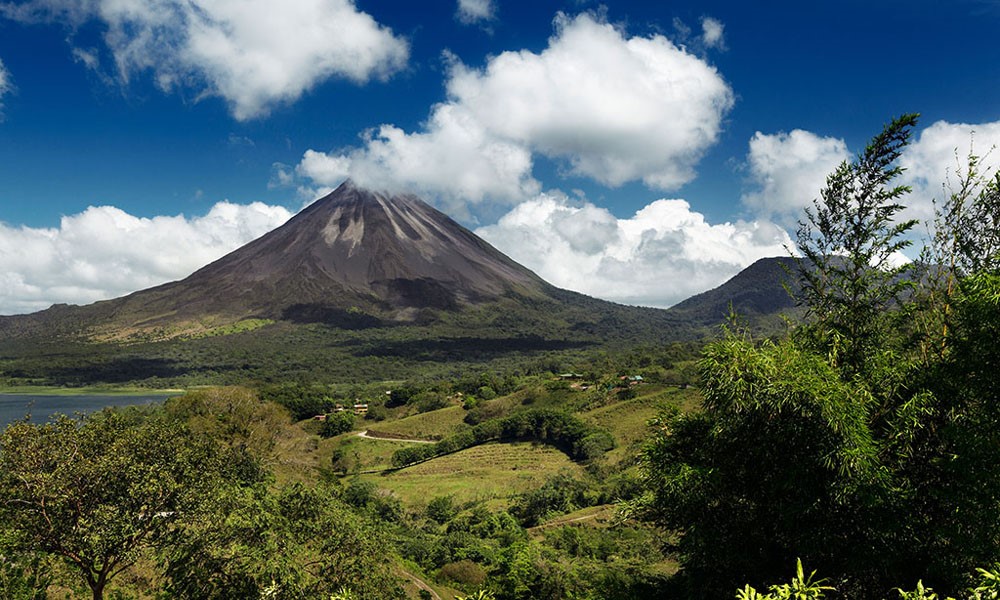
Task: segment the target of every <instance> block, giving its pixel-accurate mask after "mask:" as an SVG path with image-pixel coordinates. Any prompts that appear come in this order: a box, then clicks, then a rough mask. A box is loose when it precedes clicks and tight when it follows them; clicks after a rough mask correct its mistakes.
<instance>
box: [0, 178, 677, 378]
mask: <svg viewBox="0 0 1000 600" xmlns="http://www.w3.org/2000/svg"><path fill="white" fill-rule="evenodd" d="M137 243H138V241H137ZM695 335H696V333H695V328H694V327H692V326H691V325H690V324H689V323H688V321H687V318H686V317H684V316H675V315H674V314H672V313H670V312H668V311H664V310H659V309H651V308H640V307H628V306H621V305H617V304H614V303H611V302H606V301H602V300H597V299H594V298H590V297H587V296H584V295H581V294H577V293H574V292H570V291H566V290H562V289H559V288H556V287H554V286H552V285H550V284H548V283H546V282H545V281H543V280H542V279H541V278H539V277H538V276H537V275H535V274H534V273H532V272H531V271H530V270H528V269H527V268H525V267H523V266H521V265H519V264H518V263H516V262H514V261H513V260H511V259H510V258H508V257H507V256H505V255H504V254H503V253H501V252H499V251H498V250H497V249H495V248H493V247H492V246H490V245H489V244H488V243H486V242H485V241H483V240H482V239H480V238H479V237H477V236H476V235H475V234H473V233H472V232H471V231H469V230H468V229H466V228H464V227H462V226H461V225H459V224H458V223H456V222H455V221H453V220H452V219H450V218H449V217H447V216H446V215H444V214H443V213H441V212H439V211H437V210H436V209H434V208H432V207H431V206H430V205H428V204H426V203H425V202H423V201H421V200H420V199H419V198H417V197H416V196H413V195H408V194H403V195H390V194H387V193H382V192H377V191H372V190H367V189H362V188H359V187H357V186H355V185H354V184H353V183H351V182H346V183H344V184H343V185H341V186H340V187H339V188H337V189H336V190H335V191H333V192H332V193H331V194H329V195H328V196H326V197H324V198H321V199H320V200H317V201H316V202H315V203H313V204H312V205H311V206H309V207H308V208H306V209H305V210H303V211H302V212H301V213H299V214H298V215H296V216H295V217H294V218H292V219H291V220H289V221H288V222H287V223H286V224H285V225H283V226H281V227H279V228H277V229H275V230H274V231H272V232H270V233H268V234H266V235H264V236H263V237H261V238H259V239H257V240H255V241H253V242H251V243H249V244H247V245H246V246H244V247H242V248H240V249H238V250H236V251H234V252H232V253H230V254H228V255H226V256H224V257H222V258H221V259H219V260H217V261H215V262H213V263H211V264H209V265H208V266H206V267H204V268H202V269H200V270H198V271H197V272H195V273H194V274H192V275H191V276H189V277H187V278H186V279H183V280H181V281H177V282H172V283H167V284H164V285H161V286H158V287H155V288H151V289H148V290H143V291H139V292H136V293H133V294H131V295H128V296H125V297H122V298H118V299H114V300H108V301H104V302H98V303H95V304H92V305H88V306H67V305H57V306H53V307H52V308H50V309H48V310H45V311H42V312H39V313H35V314H32V315H23V316H14V317H0V343H2V346H0V347H2V348H3V350H2V351H0V352H2V354H0V371H2V372H0V377H5V378H6V379H8V380H16V381H31V382H45V383H64V384H65V383H71V384H92V383H124V382H143V383H146V384H151V385H164V384H165V385H174V384H188V383H192V382H205V383H225V382H241V381H246V380H247V379H263V380H272V379H288V378H306V379H321V380H336V381H348V380H356V379H358V378H362V377H366V378H372V377H374V378H376V379H379V380H382V379H391V378H396V377H401V376H407V375H409V374H412V373H413V372H414V371H415V370H427V369H428V368H430V367H429V365H432V364H433V365H435V368H437V369H445V370H446V369H452V368H454V367H455V365H456V364H457V363H462V364H466V363H467V364H483V365H485V364H486V363H490V362H492V361H497V360H508V361H509V360H516V361H529V362H532V364H536V365H537V364H538V361H543V362H544V361H548V362H549V363H550V364H549V366H551V367H553V368H557V366H558V365H560V364H562V363H564V362H565V360H564V357H566V356H567V355H573V354H576V353H580V352H591V351H618V350H621V349H623V348H633V347H636V346H644V345H661V344H664V343H667V342H676V341H682V340H690V339H692V338H693V337H694V336H695ZM567 353H568V354H567Z"/></svg>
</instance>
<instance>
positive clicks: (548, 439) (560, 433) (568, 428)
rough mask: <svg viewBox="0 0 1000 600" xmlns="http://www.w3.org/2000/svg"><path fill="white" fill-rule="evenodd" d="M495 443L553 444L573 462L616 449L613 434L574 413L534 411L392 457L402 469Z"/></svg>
mask: <svg viewBox="0 0 1000 600" xmlns="http://www.w3.org/2000/svg"><path fill="white" fill-rule="evenodd" d="M469 414H472V413H469ZM496 440H502V441H515V440H532V441H537V442H542V443H545V444H550V445H552V446H554V447H556V448H558V449H559V450H562V451H563V452H565V453H566V454H567V455H568V456H569V457H570V458H572V459H574V460H594V459H596V458H600V457H601V456H603V454H604V452H606V451H607V450H610V449H612V448H614V437H613V436H611V434H609V433H608V432H606V431H604V430H602V429H598V428H596V427H593V426H590V425H587V424H586V423H584V422H583V421H581V420H580V419H579V418H577V417H576V416H574V415H572V414H569V413H567V412H563V411H559V410H552V409H544V408H533V409H528V410H523V411H520V412H516V413H514V414H512V415H510V416H508V417H505V418H502V419H492V420H489V421H486V422H483V423H479V424H477V425H476V426H475V427H473V428H472V430H471V431H463V432H461V433H457V434H455V435H453V436H451V437H448V438H445V439H443V440H441V441H440V442H438V443H437V444H435V445H433V446H430V445H427V446H410V447H407V448H402V449H400V450H397V451H396V452H395V453H393V455H392V465H393V466H394V467H397V468H400V467H404V466H406V465H410V464H414V463H416V462H420V461H423V460H427V459H429V458H433V457H434V456H439V455H442V454H450V453H452V452H458V451H459V450H464V449H466V448H471V447H472V446H476V445H478V444H483V443H486V442H490V441H496Z"/></svg>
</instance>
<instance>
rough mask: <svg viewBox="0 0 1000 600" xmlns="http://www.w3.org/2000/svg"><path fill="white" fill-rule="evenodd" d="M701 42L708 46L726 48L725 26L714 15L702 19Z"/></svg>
mask: <svg viewBox="0 0 1000 600" xmlns="http://www.w3.org/2000/svg"><path fill="white" fill-rule="evenodd" d="M701 42H702V43H703V44H704V45H705V47H706V48H716V49H718V50H725V49H726V39H725V26H724V25H723V24H722V21H720V20H718V19H714V18H712V17H702V19H701Z"/></svg>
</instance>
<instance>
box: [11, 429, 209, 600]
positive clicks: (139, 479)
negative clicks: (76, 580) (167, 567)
mask: <svg viewBox="0 0 1000 600" xmlns="http://www.w3.org/2000/svg"><path fill="white" fill-rule="evenodd" d="M219 472H220V469H219V463H218V462H217V460H216V455H215V454H214V453H213V451H212V447H211V446H209V445H207V444H205V443H201V442H200V441H198V440H196V439H195V438H193V437H192V436H190V435H187V432H186V431H185V430H184V429H183V427H181V426H180V425H178V424H176V423H174V422H170V421H163V420H159V419H151V420H140V421H138V422H134V420H133V419H130V418H129V417H128V415H127V414H120V413H117V412H110V411H105V412H102V413H99V414H96V415H94V416H92V417H90V418H88V419H87V420H85V421H83V422H79V421H75V420H72V419H68V418H66V417H63V418H60V419H59V420H57V421H55V422H53V423H50V424H46V425H41V426H36V425H32V424H30V423H27V422H18V423H15V424H13V425H11V426H9V427H8V428H7V429H6V430H5V431H4V432H3V434H2V436H0V522H3V523H5V524H6V526H7V527H8V528H9V529H10V530H11V531H12V533H13V538H12V541H13V543H14V546H13V547H14V548H15V549H17V550H20V551H22V552H25V553H42V554H48V555H51V556H54V557H58V558H60V559H62V560H63V561H64V562H65V563H66V564H67V565H68V566H69V567H70V568H71V569H73V570H74V571H75V572H76V573H77V574H79V576H80V577H81V578H82V579H83V580H84V582H85V583H86V584H87V586H88V587H89V588H90V589H91V591H92V592H93V596H94V598H101V597H103V594H104V590H105V588H106V586H107V584H108V582H109V581H110V580H112V579H114V578H115V577H116V576H117V575H119V574H120V573H122V572H123V571H124V570H125V569H127V568H128V567H130V566H131V565H132V564H134V563H135V562H136V561H137V560H138V559H139V558H140V557H141V556H143V553H144V552H145V550H146V549H147V548H156V547H161V546H162V545H163V544H164V543H165V540H166V538H167V536H168V534H169V533H170V532H171V531H172V530H173V529H174V528H176V527H177V526H179V525H181V524H182V523H184V522H185V521H187V520H189V519H192V518H194V517H195V515H197V514H198V513H199V511H200V509H201V506H202V504H203V502H204V498H205V496H206V495H207V494H208V493H209V492H210V491H211V490H212V489H213V486H214V485H215V484H216V483H217V481H218V479H217V474H218V473H219Z"/></svg>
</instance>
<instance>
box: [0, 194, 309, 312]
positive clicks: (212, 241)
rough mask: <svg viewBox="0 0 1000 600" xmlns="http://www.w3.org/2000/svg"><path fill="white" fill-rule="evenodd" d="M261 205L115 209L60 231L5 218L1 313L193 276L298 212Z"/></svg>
mask: <svg viewBox="0 0 1000 600" xmlns="http://www.w3.org/2000/svg"><path fill="white" fill-rule="evenodd" d="M291 216H292V215H291V213H290V212H288V211H287V210H286V209H284V208H281V207H274V206H267V205H265V204H262V203H260V202H255V203H253V204H249V205H238V204H233V203H230V202H220V203H218V204H216V205H215V206H214V207H212V209H211V210H210V211H209V212H208V214H206V215H204V216H200V217H194V218H186V217H184V216H173V217H167V216H161V217H154V218H139V217H135V216H132V215H129V214H128V213H126V212H124V211H122V210H120V209H118V208H114V207H110V206H98V207H90V208H88V209H87V210H85V211H84V212H82V213H80V214H77V215H73V216H68V217H63V219H62V221H61V223H60V225H59V227H58V228H50V229H36V228H29V227H11V226H8V225H5V224H3V223H0V314H16V313H24V312H32V311H36V310H41V309H44V308H46V307H48V306H50V305H51V304H53V303H59V302H66V303H73V304H86V303H90V302H95V301H97V300H103V299H107V298H113V297H117V296H121V295H124V294H126V293H129V292H133V291H135V290H138V289H144V288H148V287H152V286H155V285H159V284H161V283H165V282H167V281H172V280H177V279H181V278H183V277H186V276H187V275H190V274H191V273H192V272H194V271H195V270H197V269H198V268H200V267H202V266H204V265H206V264H207V263H209V262H211V261H213V260H215V259H217V258H220V257H221V256H223V255H225V254H226V253H228V252H231V251H232V250H235V249H236V248H238V247H240V246H242V245H244V244H246V243H247V242H249V241H251V240H253V239H255V238H257V237H260V236H261V235H263V234H264V233H266V232H268V231H270V230H272V229H274V228H275V227H277V226H279V225H281V224H282V223H284V222H285V221H287V220H288V219H289V218H290V217H291Z"/></svg>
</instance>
